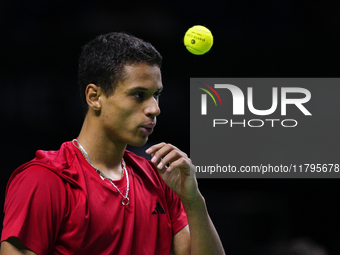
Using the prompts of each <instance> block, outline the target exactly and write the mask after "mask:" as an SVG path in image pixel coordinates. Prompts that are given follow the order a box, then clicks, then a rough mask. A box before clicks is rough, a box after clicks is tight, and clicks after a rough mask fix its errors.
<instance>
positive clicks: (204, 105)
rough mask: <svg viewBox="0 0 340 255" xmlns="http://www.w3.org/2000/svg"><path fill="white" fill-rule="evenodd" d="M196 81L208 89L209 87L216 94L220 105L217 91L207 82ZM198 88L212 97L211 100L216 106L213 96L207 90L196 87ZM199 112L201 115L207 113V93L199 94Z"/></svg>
mask: <svg viewBox="0 0 340 255" xmlns="http://www.w3.org/2000/svg"><path fill="white" fill-rule="evenodd" d="M197 83H199V84H202V85H204V86H206V87H207V88H208V89H210V90H211V91H212V92H213V93H214V94H215V95H216V96H217V98H218V100H219V101H220V104H221V106H222V100H221V97H220V95H219V94H218V93H217V91H216V90H215V89H214V88H213V87H211V86H210V85H208V84H205V83H202V82H197ZM198 88H199V89H200V90H203V91H204V92H206V93H207V94H208V95H209V96H210V97H211V98H212V100H213V101H214V103H215V106H217V103H216V100H215V97H214V96H213V94H212V93H211V92H210V91H209V90H207V89H204V88H201V87H198ZM201 114H202V115H207V95H206V94H202V95H201Z"/></svg>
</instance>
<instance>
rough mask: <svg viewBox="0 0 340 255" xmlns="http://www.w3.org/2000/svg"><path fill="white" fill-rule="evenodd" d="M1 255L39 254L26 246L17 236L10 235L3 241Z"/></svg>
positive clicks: (0, 248)
mask: <svg viewBox="0 0 340 255" xmlns="http://www.w3.org/2000/svg"><path fill="white" fill-rule="evenodd" d="M0 255H37V254H36V253H34V252H33V251H31V250H29V249H28V248H26V247H25V246H24V245H23V244H22V243H21V242H20V240H19V238H17V237H10V238H8V239H7V240H6V241H3V242H2V243H1V247H0Z"/></svg>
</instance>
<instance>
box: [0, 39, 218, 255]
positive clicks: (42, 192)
mask: <svg viewBox="0 0 340 255" xmlns="http://www.w3.org/2000/svg"><path fill="white" fill-rule="evenodd" d="M161 61H162V57H161V56H160V54H159V53H158V52H157V51H156V50H155V49H154V47H153V46H152V45H151V44H149V43H146V42H144V41H142V40H140V39H138V38H135V37H133V36H130V35H127V34H123V33H110V34H106V35H102V36H99V37H97V38H96V39H95V40H93V41H92V42H90V43H88V44H87V45H86V46H85V47H84V48H83V52H82V55H81V57H80V63H79V83H80V87H81V89H82V91H83V92H82V96H83V101H84V106H85V112H86V116H85V120H84V123H83V127H82V129H81V132H80V134H79V137H78V138H77V139H74V140H73V141H71V142H66V143H64V144H63V145H62V146H61V148H60V150H58V151H37V154H36V158H35V159H34V160H32V161H30V162H28V163H26V164H24V165H23V166H21V167H19V168H18V169H17V170H16V171H15V172H14V173H13V175H12V176H11V178H10V180H9V183H8V186H7V189H6V201H5V209H4V211H5V218H4V228H3V232H2V237H1V241H2V243H1V252H0V253H1V255H7V254H11V255H13V254H38V255H42V254H79V255H80V254H81V255H85V254H122V255H126V254H131V255H132V254H134V255H136V254H145V255H146V254H148V255H149V254H170V252H172V253H173V254H205V255H206V254H224V251H223V247H222V244H221V242H220V240H219V237H218V234H217V232H216V230H215V228H214V226H213V223H212V222H211V220H210V218H209V215H208V213H207V210H206V206H205V201H204V198H203V197H202V195H201V194H200V192H199V190H198V187H197V181H196V178H195V172H194V166H193V165H192V163H191V161H190V159H189V158H188V156H187V155H186V154H185V153H184V152H182V151H180V150H179V149H178V148H176V147H175V146H173V145H171V144H166V143H160V144H156V145H154V146H152V147H150V148H149V149H147V151H146V153H148V154H150V155H151V156H152V160H151V161H147V160H145V159H144V158H141V157H138V156H136V155H135V154H133V153H131V152H129V151H126V146H127V144H130V145H133V146H141V145H144V144H145V143H146V141H147V139H148V136H149V135H150V134H151V133H152V131H153V128H154V127H155V125H156V117H157V116H158V115H159V114H160V109H159V105H158V97H159V95H160V93H161V91H162V88H163V86H162V81H161V72H160V67H161Z"/></svg>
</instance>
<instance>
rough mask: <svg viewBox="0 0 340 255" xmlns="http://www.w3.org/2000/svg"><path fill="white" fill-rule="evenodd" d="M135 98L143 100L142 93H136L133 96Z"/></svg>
mask: <svg viewBox="0 0 340 255" xmlns="http://www.w3.org/2000/svg"><path fill="white" fill-rule="evenodd" d="M133 96H134V97H135V98H137V99H143V98H144V94H143V93H136V94H134V95H133Z"/></svg>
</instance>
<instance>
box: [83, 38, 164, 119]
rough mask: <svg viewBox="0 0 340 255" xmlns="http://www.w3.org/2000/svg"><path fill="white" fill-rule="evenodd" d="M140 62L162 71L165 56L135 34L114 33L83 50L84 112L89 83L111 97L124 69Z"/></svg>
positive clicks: (91, 43) (86, 106) (92, 42)
mask: <svg viewBox="0 0 340 255" xmlns="http://www.w3.org/2000/svg"><path fill="white" fill-rule="evenodd" d="M140 63H147V64H150V65H157V66H158V67H159V68H161V65H162V56H161V54H160V53H159V52H158V51H157V50H156V49H155V48H154V47H153V46H152V45H151V44H150V43H148V42H145V41H143V40H141V39H139V38H137V37H134V36H132V35H129V34H126V33H115V32H113V33H109V34H104V35H100V36H98V37H96V38H95V39H94V40H92V41H90V42H89V43H87V44H86V45H85V46H84V47H83V49H82V53H81V55H80V58H79V67H78V83H79V87H80V91H81V97H82V102H83V108H84V112H85V113H86V112H87V111H88V105H87V102H86V97H85V90H86V87H87V85H88V84H91V83H93V84H96V85H97V86H99V87H101V88H102V89H103V91H104V93H105V95H106V96H109V95H111V94H113V92H114V90H115V86H116V85H117V83H118V82H119V81H120V80H121V79H122V78H123V75H124V74H123V71H124V70H123V68H124V66H125V65H133V64H140Z"/></svg>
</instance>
